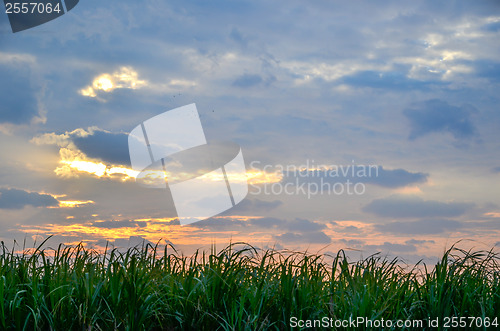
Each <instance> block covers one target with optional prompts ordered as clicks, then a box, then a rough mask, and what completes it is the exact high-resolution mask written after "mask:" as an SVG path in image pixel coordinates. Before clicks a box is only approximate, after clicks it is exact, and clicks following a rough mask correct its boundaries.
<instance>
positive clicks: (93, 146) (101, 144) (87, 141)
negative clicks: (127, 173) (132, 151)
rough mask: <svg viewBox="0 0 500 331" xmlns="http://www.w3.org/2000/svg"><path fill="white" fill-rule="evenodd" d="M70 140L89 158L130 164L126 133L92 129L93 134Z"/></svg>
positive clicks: (125, 164)
mask: <svg viewBox="0 0 500 331" xmlns="http://www.w3.org/2000/svg"><path fill="white" fill-rule="evenodd" d="M72 141H73V142H74V144H75V145H76V147H78V149H79V150H81V151H82V152H83V153H85V154H86V155H87V156H89V157H91V158H96V159H100V160H103V161H105V162H109V163H113V164H120V165H124V166H130V157H129V152H128V135H127V134H126V133H112V132H106V131H94V134H92V135H88V136H86V137H73V138H72Z"/></svg>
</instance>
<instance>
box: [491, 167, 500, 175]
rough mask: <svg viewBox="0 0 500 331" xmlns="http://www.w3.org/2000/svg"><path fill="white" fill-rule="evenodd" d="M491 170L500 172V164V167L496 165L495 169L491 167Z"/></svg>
mask: <svg viewBox="0 0 500 331" xmlns="http://www.w3.org/2000/svg"><path fill="white" fill-rule="evenodd" d="M491 172H493V173H495V174H498V173H500V166H499V167H494V168H493V169H491Z"/></svg>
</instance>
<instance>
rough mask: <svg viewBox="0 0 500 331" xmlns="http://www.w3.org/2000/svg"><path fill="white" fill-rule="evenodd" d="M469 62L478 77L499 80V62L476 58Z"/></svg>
mask: <svg viewBox="0 0 500 331" xmlns="http://www.w3.org/2000/svg"><path fill="white" fill-rule="evenodd" d="M497 24H499V23H497ZM499 26H500V24H499ZM471 64H472V65H473V66H474V68H475V69H476V74H477V75H478V76H479V77H483V78H487V79H489V80H491V81H494V82H499V81H500V62H498V61H491V60H477V61H474V62H473V63H471Z"/></svg>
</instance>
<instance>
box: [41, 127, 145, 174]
mask: <svg viewBox="0 0 500 331" xmlns="http://www.w3.org/2000/svg"><path fill="white" fill-rule="evenodd" d="M31 142H32V143H35V144H37V145H44V144H45V145H56V146H58V147H60V149H59V155H60V157H61V160H60V163H61V166H60V167H58V168H56V169H55V170H54V171H55V173H56V174H58V175H59V176H62V177H72V176H77V175H78V173H79V172H87V173H90V174H93V175H96V176H98V177H102V176H106V177H113V176H115V175H116V176H118V177H116V178H121V179H123V180H125V179H127V178H132V177H134V176H135V172H134V171H133V170H132V169H130V168H129V167H130V158H129V152H128V135H127V134H125V133H113V132H109V131H105V130H102V129H99V128H97V127H90V128H88V129H86V130H85V129H75V130H73V131H68V132H65V133H62V134H57V133H54V132H52V133H45V134H42V135H39V136H36V137H34V138H33V139H31ZM96 160H97V161H96ZM103 162H104V163H103Z"/></svg>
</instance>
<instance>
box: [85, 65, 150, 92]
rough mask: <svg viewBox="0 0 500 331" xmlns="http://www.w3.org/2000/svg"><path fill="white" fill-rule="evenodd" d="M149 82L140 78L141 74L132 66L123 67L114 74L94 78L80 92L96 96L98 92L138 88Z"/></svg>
mask: <svg viewBox="0 0 500 331" xmlns="http://www.w3.org/2000/svg"><path fill="white" fill-rule="evenodd" d="M147 85H148V82H147V81H145V80H140V79H139V74H138V73H137V71H135V69H134V68H132V67H121V68H120V69H119V70H118V71H115V72H114V73H112V74H108V73H104V74H101V75H99V76H97V77H95V78H94V80H93V81H92V85H88V86H86V87H84V88H82V89H80V91H79V93H80V94H81V95H83V96H86V97H91V98H95V97H97V96H98V94H102V93H109V92H112V91H113V90H115V89H132V90H135V89H138V88H141V87H144V86H147Z"/></svg>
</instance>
